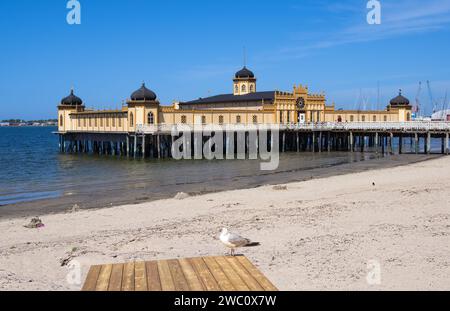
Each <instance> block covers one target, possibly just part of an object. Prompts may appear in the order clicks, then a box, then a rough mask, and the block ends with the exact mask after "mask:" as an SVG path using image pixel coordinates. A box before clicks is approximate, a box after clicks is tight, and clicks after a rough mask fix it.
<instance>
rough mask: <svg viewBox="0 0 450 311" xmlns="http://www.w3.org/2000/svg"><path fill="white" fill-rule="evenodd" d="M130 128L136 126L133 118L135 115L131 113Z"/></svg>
mask: <svg viewBox="0 0 450 311" xmlns="http://www.w3.org/2000/svg"><path fill="white" fill-rule="evenodd" d="M130 126H131V127H133V126H134V117H133V113H130Z"/></svg>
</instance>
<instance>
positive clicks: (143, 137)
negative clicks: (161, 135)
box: [142, 134, 145, 159]
mask: <svg viewBox="0 0 450 311" xmlns="http://www.w3.org/2000/svg"><path fill="white" fill-rule="evenodd" d="M142 158H143V159H145V134H144V135H142Z"/></svg>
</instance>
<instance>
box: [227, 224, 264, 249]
mask: <svg viewBox="0 0 450 311" xmlns="http://www.w3.org/2000/svg"><path fill="white" fill-rule="evenodd" d="M220 241H221V242H222V243H223V244H224V245H225V246H226V247H228V248H230V254H231V256H234V251H235V249H237V248H240V247H252V246H259V245H260V243H258V242H252V241H250V240H249V239H246V238H243V237H241V236H240V235H238V234H235V233H231V232H229V231H228V229H226V228H223V229H222V233H221V234H220Z"/></svg>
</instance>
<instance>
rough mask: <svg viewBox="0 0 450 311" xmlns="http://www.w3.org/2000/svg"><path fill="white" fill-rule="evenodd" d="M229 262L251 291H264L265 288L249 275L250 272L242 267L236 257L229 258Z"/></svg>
mask: <svg viewBox="0 0 450 311" xmlns="http://www.w3.org/2000/svg"><path fill="white" fill-rule="evenodd" d="M227 261H228V262H229V263H230V265H231V266H232V267H233V269H234V271H236V273H237V274H239V276H240V277H241V279H242V280H243V281H244V282H245V284H247V286H248V288H249V289H250V290H251V291H262V290H263V288H262V286H261V285H259V283H258V282H257V281H256V280H255V279H254V278H253V277H252V276H251V275H250V274H249V273H248V271H247V270H246V269H245V268H244V267H243V266H242V265H241V263H240V262H239V261H238V259H237V258H236V257H227Z"/></svg>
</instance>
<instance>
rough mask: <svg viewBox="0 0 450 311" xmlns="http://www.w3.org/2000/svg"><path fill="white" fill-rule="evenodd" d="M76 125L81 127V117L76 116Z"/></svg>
mask: <svg viewBox="0 0 450 311" xmlns="http://www.w3.org/2000/svg"><path fill="white" fill-rule="evenodd" d="M78 127H81V118H80V117H78Z"/></svg>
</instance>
